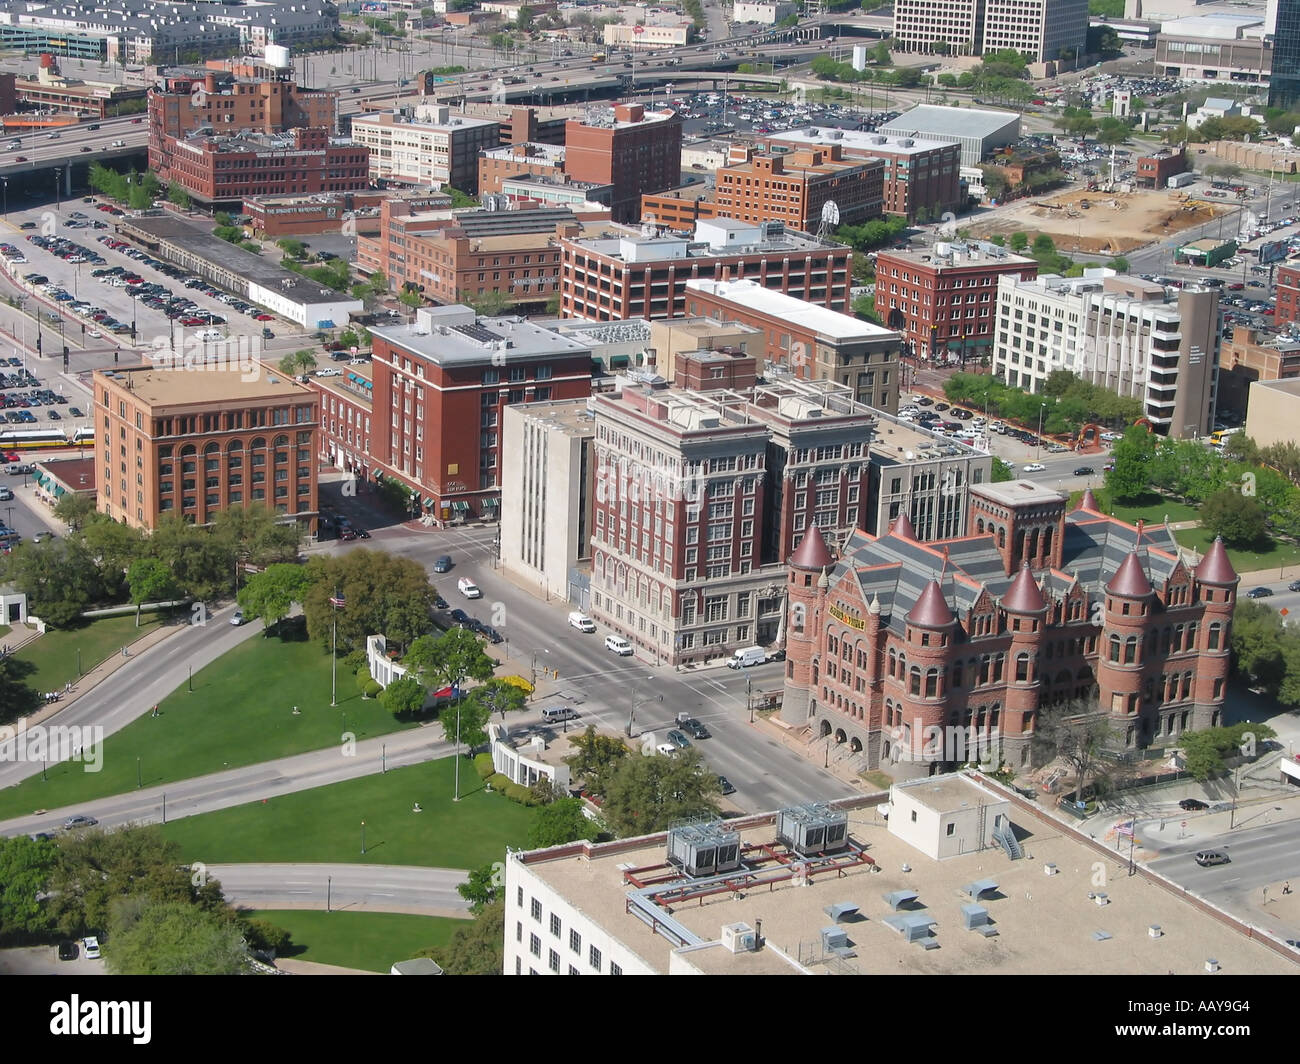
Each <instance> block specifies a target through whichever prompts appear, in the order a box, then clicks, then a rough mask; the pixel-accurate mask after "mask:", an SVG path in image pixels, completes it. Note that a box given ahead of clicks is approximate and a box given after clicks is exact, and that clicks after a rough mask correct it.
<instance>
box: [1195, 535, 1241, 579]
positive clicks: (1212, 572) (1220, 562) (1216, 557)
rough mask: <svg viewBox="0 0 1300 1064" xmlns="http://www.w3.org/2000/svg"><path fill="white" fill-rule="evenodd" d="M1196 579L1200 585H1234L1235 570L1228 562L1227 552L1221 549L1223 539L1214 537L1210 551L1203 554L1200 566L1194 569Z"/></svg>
mask: <svg viewBox="0 0 1300 1064" xmlns="http://www.w3.org/2000/svg"><path fill="white" fill-rule="evenodd" d="M1196 579H1197V580H1199V581H1200V582H1201V583H1202V584H1235V583H1236V582H1237V570H1236V569H1234V568H1233V567H1232V562H1230V561H1229V560H1228V552H1227V551H1226V550H1224V549H1223V537H1222V536H1215V537H1214V542H1213V543H1211V544H1210V549H1209V550H1207V551H1206V552H1205V557H1204V558H1202V559H1201V564H1200V565H1198V566H1197V567H1196Z"/></svg>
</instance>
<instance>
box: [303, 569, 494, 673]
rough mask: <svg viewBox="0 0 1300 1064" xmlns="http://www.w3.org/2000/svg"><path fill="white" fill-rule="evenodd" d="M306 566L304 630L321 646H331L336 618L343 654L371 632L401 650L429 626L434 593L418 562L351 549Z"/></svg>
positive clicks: (360, 645) (361, 642) (430, 625)
mask: <svg viewBox="0 0 1300 1064" xmlns="http://www.w3.org/2000/svg"><path fill="white" fill-rule="evenodd" d="M306 569H307V573H308V578H309V580H310V583H311V587H310V588H309V589H308V591H307V595H306V598H305V599H304V600H303V604H302V607H303V613H304V614H306V616H307V631H308V633H309V634H310V636H311V638H312V639H315V640H317V641H318V642H319V643H320V644H321V646H323V647H325V648H326V649H328V648H330V647H331V646H332V645H333V639H332V634H333V626H334V623H335V622H336V621H337V623H338V645H339V647H340V648H341V649H342V650H343V652H344V653H346V652H347V651H349V650H353V649H356V648H362V647H364V646H365V644H366V638H367V637H368V636H371V635H374V634H375V633H376V632H382V633H383V634H384V635H385V636H386V637H387V639H388V641H389V643H390V644H391V645H395V646H397V647H399V648H402V649H404V648H406V647H408V646H410V644H411V642H412V640H414V639H415V638H416V637H417V636H419V635H422V634H424V633H425V632H428V631H429V629H430V628H431V627H432V623H431V621H430V616H431V614H432V610H433V604H434V599H435V597H436V596H435V592H434V590H433V588H432V587H431V586H430V585H429V576H428V573H427V572H425V569H424V566H422V565H420V564H419V563H418V562H414V561H412V560H410V559H409V558H399V557H397V556H395V555H392V554H387V553H384V552H381V551H371V550H355V551H349V552H348V553H347V554H343V555H336V556H332V557H322V556H317V557H314V558H312V559H311V561H309V562H308V563H307V566H306ZM335 595H342V596H343V599H344V601H345V602H346V603H347V605H346V606H345V607H343V608H342V609H339V610H337V611H336V610H335V607H334V606H332V605H331V604H330V599H331V598H332V597H333V596H335ZM488 660H489V661H490V660H491V659H488Z"/></svg>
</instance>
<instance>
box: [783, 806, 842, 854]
mask: <svg viewBox="0 0 1300 1064" xmlns="http://www.w3.org/2000/svg"><path fill="white" fill-rule="evenodd" d="M776 837H777V838H778V839H780V841H781V842H783V843H785V844H786V845H787V846H789V847H790V849H792V850H794V851H795V852H796V853H798V854H801V855H807V854H812V853H837V852H839V851H840V850H843V849H844V848H845V847H846V846H847V845H848V841H849V824H848V816H847V815H846V814H845V813H842V812H838V811H836V810H834V809H831V808H830V807H829V806H826V805H821V804H819V803H813V804H810V805H803V806H795V807H793V808H790V809H782V810H781V811H780V812H779V813H778V814H777V817H776Z"/></svg>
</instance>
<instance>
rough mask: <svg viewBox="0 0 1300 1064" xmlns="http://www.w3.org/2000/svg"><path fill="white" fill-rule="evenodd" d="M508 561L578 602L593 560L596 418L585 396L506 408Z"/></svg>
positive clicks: (504, 541)
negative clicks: (578, 575)
mask: <svg viewBox="0 0 1300 1064" xmlns="http://www.w3.org/2000/svg"><path fill="white" fill-rule="evenodd" d="M502 414H503V416H502V429H501V446H502V449H503V452H504V453H506V454H508V455H510V456H511V460H510V461H509V462H507V463H506V464H505V467H504V468H503V469H502V473H501V565H502V568H504V569H505V571H506V572H507V573H509V574H511V575H512V576H514V577H515V578H517V579H518V580H519V581H520V582H522V583H523V584H525V585H526V586H528V587H530V588H537V589H538V590H539V591H541V592H542V593H543V594H546V595H554V596H556V597H558V598H562V599H568V600H570V601H575V600H576V599H577V598H578V597H579V596H580V594H581V592H580V591H579V589H578V585H577V583H576V582H575V580H574V570H576V569H578V568H580V567H581V568H583V569H586V568H589V567H590V563H591V531H592V512H593V509H594V503H595V500H594V498H593V494H592V488H593V486H594V484H595V475H594V474H595V438H596V422H595V418H594V417H593V416H592V414H591V411H590V410H589V409H588V400H587V399H586V398H579V399H565V400H562V401H559V402H551V403H523V404H521V405H519V406H507V407H505V409H504V410H503V412H502Z"/></svg>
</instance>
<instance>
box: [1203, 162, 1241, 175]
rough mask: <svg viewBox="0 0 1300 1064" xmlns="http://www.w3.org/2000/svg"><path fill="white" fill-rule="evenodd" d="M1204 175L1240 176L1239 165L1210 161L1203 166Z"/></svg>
mask: <svg viewBox="0 0 1300 1064" xmlns="http://www.w3.org/2000/svg"><path fill="white" fill-rule="evenodd" d="M1205 176H1206V177H1240V176H1241V167H1240V166H1238V165H1237V164H1236V163H1210V165H1209V166H1207V167H1206V168H1205Z"/></svg>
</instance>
